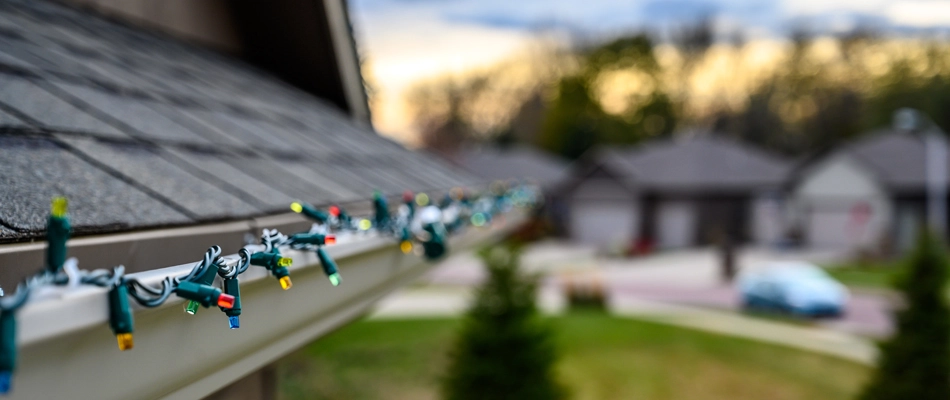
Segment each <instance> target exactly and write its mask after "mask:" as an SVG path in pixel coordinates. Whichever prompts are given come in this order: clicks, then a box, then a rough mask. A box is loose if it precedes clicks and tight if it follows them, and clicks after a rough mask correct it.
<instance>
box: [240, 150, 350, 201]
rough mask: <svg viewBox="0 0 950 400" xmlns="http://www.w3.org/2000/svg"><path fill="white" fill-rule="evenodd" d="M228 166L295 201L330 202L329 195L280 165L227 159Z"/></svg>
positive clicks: (271, 161) (251, 158) (272, 162)
mask: <svg viewBox="0 0 950 400" xmlns="http://www.w3.org/2000/svg"><path fill="white" fill-rule="evenodd" d="M225 161H227V162H228V163H229V164H231V165H233V166H234V167H235V168H237V169H239V170H241V171H243V172H245V173H246V174H248V175H251V176H253V177H255V178H257V179H258V180H260V181H262V182H264V183H266V184H268V185H270V186H273V187H275V188H276V189H277V190H279V191H281V192H283V193H286V194H287V195H288V196H291V197H293V198H294V199H295V200H303V201H307V202H310V203H314V204H325V203H328V202H330V201H332V197H331V194H330V193H327V192H326V191H325V189H323V188H321V187H318V186H317V185H316V184H313V183H311V182H309V181H308V180H306V179H304V178H303V177H300V176H298V175H296V174H295V173H293V172H291V171H290V170H288V169H287V168H284V167H283V165H282V163H278V162H277V161H274V160H269V159H264V158H258V157H234V158H227V159H226V160H225Z"/></svg>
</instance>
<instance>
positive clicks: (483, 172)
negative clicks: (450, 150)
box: [458, 146, 568, 186]
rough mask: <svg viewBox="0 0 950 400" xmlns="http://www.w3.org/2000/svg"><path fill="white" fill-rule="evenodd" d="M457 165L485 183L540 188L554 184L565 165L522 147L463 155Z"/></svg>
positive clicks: (563, 173) (468, 152) (552, 156)
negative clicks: (528, 182) (525, 183)
mask: <svg viewBox="0 0 950 400" xmlns="http://www.w3.org/2000/svg"><path fill="white" fill-rule="evenodd" d="M458 164H459V165H461V166H462V167H463V168H465V169H467V170H468V171H471V172H472V173H473V174H475V175H477V176H479V177H481V178H485V179H486V180H505V179H527V180H532V181H537V182H538V183H540V184H541V185H543V186H551V185H555V184H557V183H558V182H559V181H560V180H562V179H563V178H564V177H565V174H566V171H567V167H568V162H567V161H565V160H562V159H560V158H558V157H556V156H554V155H551V154H548V153H546V152H543V151H541V150H537V149H534V148H530V147H526V146H515V147H508V148H498V147H484V148H479V149H474V150H468V151H463V152H462V153H461V154H460V155H459V156H458Z"/></svg>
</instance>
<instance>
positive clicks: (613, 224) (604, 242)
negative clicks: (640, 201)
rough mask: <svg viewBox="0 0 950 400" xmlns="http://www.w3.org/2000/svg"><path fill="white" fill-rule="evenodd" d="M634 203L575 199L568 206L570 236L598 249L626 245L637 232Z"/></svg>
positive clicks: (637, 221) (636, 215)
mask: <svg viewBox="0 0 950 400" xmlns="http://www.w3.org/2000/svg"><path fill="white" fill-rule="evenodd" d="M638 215H639V213H638V209H637V206H636V204H632V203H631V202H630V201H621V200H594V199H583V200H577V201H575V202H574V204H573V205H572V207H571V236H572V238H573V239H574V240H576V241H578V242H580V243H585V244H592V245H597V246H600V247H604V246H610V245H616V244H629V243H631V242H632V241H633V239H634V236H633V234H634V232H637V231H638V230H639V218H638Z"/></svg>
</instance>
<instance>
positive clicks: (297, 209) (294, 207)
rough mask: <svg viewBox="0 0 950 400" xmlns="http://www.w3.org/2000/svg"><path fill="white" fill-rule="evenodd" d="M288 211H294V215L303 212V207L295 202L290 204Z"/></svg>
mask: <svg viewBox="0 0 950 400" xmlns="http://www.w3.org/2000/svg"><path fill="white" fill-rule="evenodd" d="M290 209H291V210H294V212H295V213H300V212H301V211H303V205H301V204H300V203H298V202H296V201H295V202H293V203H290Z"/></svg>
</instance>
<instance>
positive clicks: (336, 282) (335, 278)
mask: <svg viewBox="0 0 950 400" xmlns="http://www.w3.org/2000/svg"><path fill="white" fill-rule="evenodd" d="M327 279H329V280H330V283H331V284H332V285H333V286H339V285H340V281H341V280H342V278H340V274H339V273H336V274H333V275H330V276H328V277H327Z"/></svg>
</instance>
